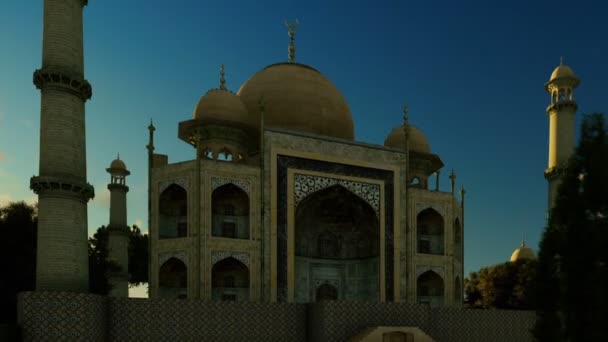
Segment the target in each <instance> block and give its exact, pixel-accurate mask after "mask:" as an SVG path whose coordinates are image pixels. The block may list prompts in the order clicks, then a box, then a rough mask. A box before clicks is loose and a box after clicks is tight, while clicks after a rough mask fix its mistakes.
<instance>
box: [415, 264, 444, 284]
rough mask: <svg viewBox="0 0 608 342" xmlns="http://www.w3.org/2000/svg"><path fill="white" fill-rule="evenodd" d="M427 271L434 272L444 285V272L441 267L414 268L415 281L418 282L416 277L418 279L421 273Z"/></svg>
mask: <svg viewBox="0 0 608 342" xmlns="http://www.w3.org/2000/svg"><path fill="white" fill-rule="evenodd" d="M427 271H433V272H435V273H436V274H437V275H438V276H440V277H441V280H443V282H444V283H445V275H444V274H445V272H444V270H443V267H441V266H436V267H430V266H416V280H418V277H420V276H421V275H422V274H423V273H425V272H427Z"/></svg>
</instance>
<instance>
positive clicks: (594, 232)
mask: <svg viewBox="0 0 608 342" xmlns="http://www.w3.org/2000/svg"><path fill="white" fill-rule="evenodd" d="M607 247H608V133H607V128H606V123H605V121H604V116H603V115H602V114H593V115H590V116H586V117H585V118H584V120H583V125H582V129H581V137H580V143H579V146H578V147H577V149H576V152H575V154H574V156H573V157H572V158H571V160H570V162H569V164H568V167H567V168H566V170H565V172H564V174H563V176H562V183H561V185H560V187H559V189H558V194H557V198H556V201H555V205H554V207H553V208H552V210H551V212H550V217H549V222H548V226H547V228H546V229H545V232H544V233H543V237H542V240H541V244H540V251H539V265H538V284H537V288H538V295H537V298H538V301H537V318H538V319H537V323H536V326H535V328H534V335H535V337H536V339H537V340H538V341H541V342H544V341H551V342H555V341H558V342H559V341H608V324H606V317H608V248H607Z"/></svg>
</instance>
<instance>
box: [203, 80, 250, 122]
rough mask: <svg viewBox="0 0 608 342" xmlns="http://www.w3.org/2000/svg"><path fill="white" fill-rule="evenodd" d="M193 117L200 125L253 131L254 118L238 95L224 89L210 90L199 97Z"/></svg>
mask: <svg viewBox="0 0 608 342" xmlns="http://www.w3.org/2000/svg"><path fill="white" fill-rule="evenodd" d="M193 117H194V119H196V120H201V122H202V123H216V124H234V125H237V126H247V127H249V128H251V129H255V127H257V126H258V125H256V120H257V119H256V118H255V117H254V116H250V115H249V112H248V111H247V108H246V107H245V105H244V104H243V101H241V99H240V98H239V96H238V95H236V94H234V93H231V92H230V91H228V90H224V89H212V90H209V91H208V92H207V93H206V94H205V95H203V96H201V98H200V100H199V101H198V104H197V105H196V108H195V109H194V113H193Z"/></svg>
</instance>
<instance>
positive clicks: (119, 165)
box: [110, 159, 127, 171]
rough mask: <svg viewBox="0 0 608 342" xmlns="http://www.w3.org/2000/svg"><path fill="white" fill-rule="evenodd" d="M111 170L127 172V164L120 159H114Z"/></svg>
mask: <svg viewBox="0 0 608 342" xmlns="http://www.w3.org/2000/svg"><path fill="white" fill-rule="evenodd" d="M110 169H115V170H124V171H126V170H127V165H125V163H124V162H123V161H122V160H120V159H114V160H113V161H112V163H111V164H110Z"/></svg>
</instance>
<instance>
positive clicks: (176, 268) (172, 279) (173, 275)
mask: <svg viewBox="0 0 608 342" xmlns="http://www.w3.org/2000/svg"><path fill="white" fill-rule="evenodd" d="M158 290H159V291H158V292H159V297H160V298H186V297H187V296H188V269H187V268H186V265H185V264H184V263H183V262H182V261H181V260H179V259H176V258H171V259H169V260H167V261H165V262H164V263H163V265H162V266H161V267H160V270H159V272H158Z"/></svg>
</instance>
